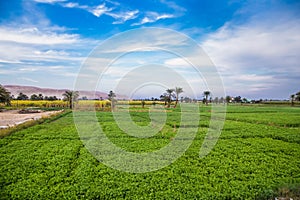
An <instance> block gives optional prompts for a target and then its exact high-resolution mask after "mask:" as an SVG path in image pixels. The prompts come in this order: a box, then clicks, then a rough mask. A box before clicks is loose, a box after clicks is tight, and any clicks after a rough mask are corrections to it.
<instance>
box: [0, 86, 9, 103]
mask: <svg viewBox="0 0 300 200" xmlns="http://www.w3.org/2000/svg"><path fill="white" fill-rule="evenodd" d="M0 103H4V104H5V105H7V106H9V105H10V92H8V91H7V90H6V89H5V88H4V87H3V86H2V85H0Z"/></svg>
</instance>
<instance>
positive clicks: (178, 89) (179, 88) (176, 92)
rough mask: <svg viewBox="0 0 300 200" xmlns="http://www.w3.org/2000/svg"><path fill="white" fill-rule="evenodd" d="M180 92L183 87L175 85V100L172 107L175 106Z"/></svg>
mask: <svg viewBox="0 0 300 200" xmlns="http://www.w3.org/2000/svg"><path fill="white" fill-rule="evenodd" d="M180 93H183V89H182V88H181V87H175V94H176V102H175V105H174V108H176V106H177V104H178V100H179V94H180Z"/></svg>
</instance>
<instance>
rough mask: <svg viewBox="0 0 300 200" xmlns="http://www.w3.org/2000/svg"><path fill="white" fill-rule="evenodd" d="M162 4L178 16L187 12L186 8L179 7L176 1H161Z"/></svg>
mask: <svg viewBox="0 0 300 200" xmlns="http://www.w3.org/2000/svg"><path fill="white" fill-rule="evenodd" d="M160 2H161V3H163V4H166V5H167V6H168V7H170V8H172V9H173V10H174V11H175V12H176V13H177V15H181V14H183V13H184V12H186V9H185V8H183V7H181V6H178V5H177V4H176V3H175V2H174V1H166V0H160Z"/></svg>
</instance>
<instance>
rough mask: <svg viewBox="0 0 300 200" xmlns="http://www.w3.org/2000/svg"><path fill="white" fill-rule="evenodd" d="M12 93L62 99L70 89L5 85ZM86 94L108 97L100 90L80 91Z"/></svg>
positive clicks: (93, 97) (80, 93)
mask: <svg viewBox="0 0 300 200" xmlns="http://www.w3.org/2000/svg"><path fill="white" fill-rule="evenodd" d="M3 86H4V87H5V88H6V89H7V90H8V91H9V92H10V93H11V95H14V96H15V97H17V96H18V95H19V93H20V92H22V93H23V94H26V95H27V96H28V97H29V98H30V96H31V95H32V94H37V95H38V94H42V95H43V96H44V97H45V96H56V97H57V98H59V99H62V98H63V96H62V94H63V93H64V92H65V91H66V90H68V89H52V88H39V87H34V86H21V85H3ZM84 96H86V97H87V98H88V99H100V97H102V98H103V99H107V94H106V93H104V92H99V91H96V92H94V91H79V98H82V97H84ZM118 98H124V96H120V95H119V96H118Z"/></svg>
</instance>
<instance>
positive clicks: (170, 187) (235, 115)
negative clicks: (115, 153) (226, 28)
mask: <svg viewBox="0 0 300 200" xmlns="http://www.w3.org/2000/svg"><path fill="white" fill-rule="evenodd" d="M168 111H169V112H166V113H167V122H166V124H165V126H164V127H163V129H162V130H161V131H160V132H159V133H157V134H156V135H154V136H153V137H150V138H135V137H133V136H130V135H127V134H125V133H124V132H123V131H122V130H121V129H120V128H119V127H118V125H117V123H116V122H115V120H114V117H113V115H112V113H111V112H96V116H97V120H98V121H99V124H100V125H101V127H102V129H103V130H104V132H105V134H106V135H107V137H108V138H109V139H110V140H111V141H112V142H113V143H114V144H116V145H117V146H119V147H122V148H123V149H125V150H126V151H131V152H151V151H154V150H157V149H160V148H162V147H164V146H165V145H167V144H168V143H170V141H171V140H172V138H174V137H175V135H176V134H177V130H178V126H179V121H180V115H181V113H180V109H179V108H176V109H174V108H170V109H168ZM130 115H131V118H132V120H133V121H134V122H136V123H137V124H139V125H147V124H148V123H149V120H150V118H149V114H148V106H146V107H145V108H141V106H135V107H132V108H131V109H130ZM210 116H211V108H210V107H209V106H203V105H201V106H200V123H199V127H198V132H197V135H196V137H195V139H194V140H193V142H192V144H191V146H190V147H189V148H188V150H187V151H186V152H185V153H184V154H183V155H182V156H181V157H180V158H178V159H177V160H176V161H175V162H174V163H172V164H171V165H169V166H167V167H165V168H163V169H160V170H157V171H153V172H147V173H127V172H122V171H118V170H115V169H112V168H110V167H108V166H106V165H105V164H103V163H101V162H100V161H98V160H97V159H96V158H95V157H94V156H93V155H92V154H91V153H90V152H89V151H88V150H87V149H86V148H85V146H84V144H83V142H82V141H81V139H80V137H79V135H78V133H77V130H76V127H75V124H74V121H73V115H72V113H71V112H66V113H64V114H62V115H61V117H55V118H53V119H49V120H46V121H45V122H43V123H41V124H37V125H34V126H31V127H29V128H26V129H22V130H19V131H17V132H14V133H13V134H11V135H9V136H6V137H4V138H2V139H0V155H1V156H0V171H1V173H0V199H274V198H275V197H280V196H282V197H285V196H289V197H291V198H293V199H297V198H298V199H299V198H300V188H299V187H300V108H299V107H288V106H282V107H275V106H256V105H251V106H237V105H229V106H227V114H226V121H225V125H224V127H223V131H222V134H221V136H220V138H219V140H218V141H217V144H216V145H215V146H214V148H213V149H212V151H211V152H210V153H209V154H208V155H207V156H205V157H203V158H200V157H199V149H200V147H201V145H202V143H203V141H204V138H205V136H206V133H207V130H208V126H209V120H210ZM120 159H121V160H122V158H120Z"/></svg>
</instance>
